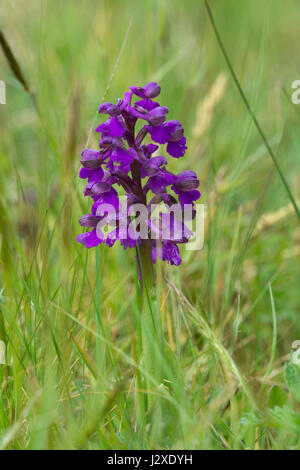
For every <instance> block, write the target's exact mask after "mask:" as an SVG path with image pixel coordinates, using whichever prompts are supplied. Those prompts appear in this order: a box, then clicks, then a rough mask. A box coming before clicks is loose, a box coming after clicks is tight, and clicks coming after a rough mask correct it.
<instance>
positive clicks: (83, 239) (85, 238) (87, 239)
mask: <svg viewBox="0 0 300 470" xmlns="http://www.w3.org/2000/svg"><path fill="white" fill-rule="evenodd" d="M77 242H78V243H82V244H83V245H84V246H86V248H92V247H94V246H97V245H100V243H102V242H103V240H101V239H100V238H98V237H97V233H96V229H93V230H92V231H91V232H85V233H80V234H79V235H77Z"/></svg>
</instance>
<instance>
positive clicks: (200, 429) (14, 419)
mask: <svg viewBox="0 0 300 470" xmlns="http://www.w3.org/2000/svg"><path fill="white" fill-rule="evenodd" d="M210 6H211V9H212V11H213V15H214V18H215V22H216V24H217V27H218V30H219V33H220V35H221V38H222V41H223V42H224V44H225V47H226V49H227V52H228V55H229V58H230V61H231V62H232V65H233V67H234V70H235V72H236V74H237V77H238V79H239V81H240V84H241V86H242V88H243V90H244V92H245V94H246V96H247V98H248V100H249V103H250V104H251V107H252V109H253V111H254V113H255V115H256V117H257V119H258V121H259V123H260V124H261V126H262V128H263V130H264V132H265V134H266V136H267V139H268V141H269V143H270V146H271V147H272V149H273V151H274V153H275V155H276V156H277V159H278V163H279V165H280V168H281V170H282V172H283V173H284V175H285V178H286V179H287V181H288V183H289V185H290V188H291V191H292V193H293V195H294V198H295V199H296V200H297V199H299V198H300V190H299V168H300V139H299V124H300V107H297V105H294V104H292V102H291V94H292V92H293V91H294V90H292V88H291V84H292V82H293V81H294V80H297V79H300V69H299V57H298V56H299V47H298V36H299V24H300V23H299V22H300V1H298V0H286V1H285V2H282V1H281V0H265V1H264V2H262V1H260V0H252V1H247V2H246V1H243V2H241V1H238V0H226V2H225V1H221V0H218V1H211V2H210ZM0 28H1V30H2V32H3V33H4V35H5V37H6V40H7V41H8V43H9V44H10V47H11V49H12V51H13V53H14V55H15V57H16V59H17V61H18V63H19V64H20V66H21V68H22V70H23V73H24V75H25V77H26V79H27V81H28V83H29V84H30V87H31V89H32V93H33V94H32V95H30V94H29V93H26V91H25V90H24V89H23V88H22V86H21V84H20V83H19V82H18V81H17V80H16V78H15V76H14V75H13V73H12V70H11V67H10V66H9V64H8V62H7V60H6V59H5V57H4V54H3V53H2V51H0V79H1V80H4V81H5V83H6V87H7V89H6V105H0V127H1V138H0V187H1V191H0V216H1V219H0V247H1V258H0V292H1V299H0V311H1V316H0V323H1V330H0V339H1V341H2V361H1V362H2V365H0V368H1V370H0V378H1V382H0V392H1V393H0V408H1V409H0V448H17V449H24V448H34V449H48V448H50V449H58V448H84V449H105V448H108V449H109V448H112V449H114V448H123V449H127V448H133V449H140V448H141V449H142V448H144V449H146V448H150V449H151V448H154V449H155V448H163V449H165V448H166V449H168V448H185V449H204V448H209V449H222V448H225V449H226V448H227V449H229V448H233V449H243V448H251V449H254V448H255V449H269V448H271V449H279V448H299V447H300V416H299V411H300V408H299V404H298V401H299V395H300V385H299V383H300V376H299V375H297V374H299V371H298V369H297V367H296V368H295V369H294V370H293V374H294V375H293V374H292V375H293V378H292V385H291V382H290V380H289V379H288V378H287V379H286V380H285V378H284V364H285V363H286V362H287V361H289V352H290V349H291V344H292V342H293V341H294V340H297V339H300V322H299V307H300V305H299V301H300V289H299V285H300V284H299V274H300V267H299V256H300V230H299V229H300V226H299V221H298V219H297V217H296V215H295V213H294V211H293V208H292V207H291V204H290V200H289V198H288V195H287V193H286V191H285V189H284V187H283V185H282V182H281V181H280V179H279V177H278V174H277V172H276V169H275V167H274V165H273V162H272V160H271V158H270V156H269V155H268V152H267V151H266V148H265V146H264V144H263V142H262V140H261V138H260V136H259V134H258V132H257V129H256V128H255V127H254V125H253V123H252V120H251V117H250V115H249V113H248V111H247V109H246V107H245V106H244V104H243V102H242V100H241V96H240V94H239V93H238V90H237V88H236V86H235V84H234V82H233V80H232V77H231V75H230V71H229V70H228V67H227V66H226V63H225V61H224V58H223V56H222V53H221V51H220V48H219V45H218V43H217V41H216V38H215V35H214V32H213V29H212V26H211V23H210V21H209V17H208V15H207V11H206V9H205V5H204V2H202V1H200V0H186V1H184V2H183V1H179V0H156V1H155V0H145V1H138V0H126V1H121V0H110V1H100V0H97V1H96V0H64V1H63V0H55V2H54V1H50V0H26V4H25V2H20V1H19V0H15V1H13V0H0ZM151 80H154V81H157V82H158V83H159V84H160V85H161V87H162V93H161V96H160V102H161V104H162V105H165V106H168V107H169V109H170V113H169V115H168V117H169V118H170V119H178V120H180V121H181V122H182V123H183V125H184V128H185V135H186V137H187V145H188V151H187V153H186V155H185V158H182V159H180V160H175V159H173V160H172V161H170V166H171V169H172V170H174V171H176V172H179V171H182V170H185V169H193V170H194V171H196V172H197V174H198V176H199V179H200V190H201V193H202V198H201V201H200V202H202V203H204V204H206V218H205V245H204V248H203V249H202V250H200V251H194V252H188V251H182V258H183V262H182V265H181V266H180V267H170V266H161V265H159V266H158V271H159V272H160V275H161V276H163V282H161V284H160V286H159V288H160V291H159V296H158V298H159V310H160V312H161V317H162V323H163V328H164V338H165V339H164V341H165V351H166V353H165V357H164V360H163V361H164V364H165V366H166V368H165V370H166V371H167V372H166V374H165V377H164V380H163V382H162V383H161V384H156V385H155V384H154V383H153V389H152V390H149V389H148V388H147V387H146V386H145V380H144V379H145V377H144V375H143V370H140V369H139V367H140V366H141V367H142V366H143V361H142V356H143V349H142V345H141V341H140V333H139V328H140V323H139V318H140V317H139V315H140V313H139V308H138V303H137V300H136V268H135V259H134V253H133V252H130V251H124V250H123V249H122V248H121V247H120V246H119V245H117V244H116V245H115V246H114V247H113V248H111V249H108V248H105V247H99V249H97V250H90V251H89V252H88V251H87V250H86V249H85V248H84V247H83V246H81V245H80V246H79V245H77V243H76V235H77V233H79V232H80V230H81V229H80V227H79V225H78V219H79V218H80V217H81V215H82V214H83V213H86V212H87V211H88V209H89V203H88V201H85V200H84V198H83V194H82V191H83V187H84V183H83V182H82V181H80V180H79V178H77V174H78V169H79V165H80V152H81V150H82V149H83V148H84V147H85V146H86V142H87V140H88V139H89V145H90V146H96V145H97V140H96V137H97V136H96V134H95V133H94V132H93V129H94V128H95V127H96V123H97V124H98V123H100V122H102V120H101V117H99V116H97V115H96V113H97V107H98V105H99V104H100V102H101V100H102V99H103V97H105V101H112V102H115V101H116V100H117V98H118V97H121V96H122V94H123V92H124V91H126V90H127V89H128V88H129V86H130V85H133V84H134V85H140V86H142V85H144V84H145V83H147V82H149V81H151ZM33 96H34V98H32V97H33ZM299 106H300V105H299ZM95 148H96V147H95ZM203 322H204V323H203ZM3 344H5V345H6V346H5V348H4V346H3ZM4 349H5V351H6V352H5V353H3V351H4ZM297 387H298V388H297ZM149 396H151V397H152V398H151V399H149V398H148V397H149ZM145 397H146V399H148V402H147V403H148V404H147V403H146V405H145V403H144V402H145ZM153 397H155V398H154V399H153ZM253 397H254V398H253ZM149 403H150V404H149Z"/></svg>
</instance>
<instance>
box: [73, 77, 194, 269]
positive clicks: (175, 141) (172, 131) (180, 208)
mask: <svg viewBox="0 0 300 470" xmlns="http://www.w3.org/2000/svg"><path fill="white" fill-rule="evenodd" d="M159 94H160V86H159V85H158V84H157V83H154V82H150V83H148V84H147V85H145V86H144V87H134V86H132V87H130V89H129V91H127V92H125V93H124V97H123V98H122V99H121V98H120V99H118V100H117V103H116V104H113V103H108V102H105V103H102V104H101V105H100V106H99V109H98V110H99V113H100V114H101V115H103V114H106V115H108V119H107V120H106V121H105V122H103V123H102V124H100V125H99V126H98V127H97V129H96V131H97V132H100V134H101V138H100V140H99V149H84V150H83V151H82V154H81V164H82V168H81V170H80V174H79V176H80V178H82V179H86V180H87V185H86V187H85V189H84V195H85V196H87V197H90V198H91V200H92V202H93V203H92V207H91V213H90V214H85V215H83V216H82V217H81V219H80V221H79V223H80V225H81V226H82V227H86V228H87V229H89V231H88V232H85V233H81V234H79V235H78V236H77V241H78V242H79V243H82V244H84V245H85V246H86V247H87V248H91V247H94V246H97V245H99V244H104V245H107V246H113V245H114V243H115V242H116V241H117V240H119V241H120V244H121V246H123V248H124V249H127V248H133V247H135V248H136V247H137V246H138V245H142V244H143V243H144V236H142V233H140V231H139V230H140V228H141V220H140V219H139V218H138V215H137V214H136V213H134V212H133V214H134V215H132V213H131V212H130V210H129V208H133V207H134V206H135V204H138V205H139V206H138V207H140V208H144V216H145V220H144V222H145V225H144V227H145V230H146V235H147V236H148V238H150V239H151V250H152V260H153V263H155V262H156V259H157V258H160V259H161V260H163V261H167V263H169V264H171V265H175V266H177V265H179V264H180V262H181V258H180V255H179V249H178V244H184V243H187V242H188V240H189V239H190V238H191V235H192V232H191V231H190V230H189V229H188V228H187V227H186V226H185V224H184V217H182V216H184V208H185V204H190V205H193V203H194V202H195V201H196V200H198V199H199V197H200V192H199V191H198V190H197V188H198V186H199V181H198V178H197V175H196V174H195V173H194V172H193V171H183V172H181V173H179V174H178V175H176V174H174V173H172V172H170V171H168V170H167V163H168V162H167V159H166V158H165V157H164V156H162V155H155V152H156V151H157V150H158V148H159V145H165V144H166V151H167V153H168V154H169V155H171V156H172V157H174V158H179V157H182V156H183V155H184V154H185V151H186V149H187V147H186V139H185V137H184V129H183V127H182V125H181V123H180V122H179V121H176V120H169V121H166V115H167V114H168V112H169V110H168V108H166V107H165V106H161V105H160V104H159V103H158V102H157V101H153V98H156V97H157V96H158V95H159ZM134 95H135V96H137V97H138V98H139V99H138V100H134ZM134 101H135V102H134ZM138 121H139V122H140V123H141V124H142V125H141V126H139V132H136V130H135V126H136V123H137V122H138ZM147 135H148V137H149V136H150V137H151V139H152V142H148V143H146V144H145V143H143V141H144V139H145V138H146V137H147ZM157 144H159V145H157ZM116 189H118V191H117V190H116ZM120 190H123V191H124V192H125V196H126V204H125V205H124V203H123V202H122V204H121V202H120V201H121V200H120V198H119V194H120ZM160 203H162V204H164V206H165V207H166V208H167V210H168V211H167V213H161V214H159V215H158V216H157V215H156V216H153V215H152V210H151V208H152V205H153V204H160ZM174 208H175V209H176V211H177V212H176V211H175V212H176V214H175V213H173V212H172V211H173V210H174ZM134 221H136V225H135V229H134V230H133V231H132V227H131V224H132V223H133V222H134ZM106 225H107V227H108V230H104V227H105V226H106ZM152 235H153V237H151V236H152ZM148 238H147V240H148ZM147 246H149V248H150V245H147Z"/></svg>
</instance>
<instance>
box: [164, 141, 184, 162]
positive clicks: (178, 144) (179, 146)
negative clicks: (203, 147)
mask: <svg viewBox="0 0 300 470" xmlns="http://www.w3.org/2000/svg"><path fill="white" fill-rule="evenodd" d="M185 143H186V139H185V137H182V138H181V139H180V140H177V141H174V142H173V141H170V142H169V143H168V145H167V152H168V153H169V154H170V155H171V156H172V157H174V158H180V157H183V155H184V154H185V151H186V149H187V147H186V145H185Z"/></svg>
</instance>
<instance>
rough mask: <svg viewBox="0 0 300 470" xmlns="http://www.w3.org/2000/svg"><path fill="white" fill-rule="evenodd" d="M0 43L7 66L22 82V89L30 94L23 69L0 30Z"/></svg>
mask: <svg viewBox="0 0 300 470" xmlns="http://www.w3.org/2000/svg"><path fill="white" fill-rule="evenodd" d="M0 44H1V47H2V50H3V53H4V55H5V57H6V59H7V61H8V63H9V66H10V68H11V70H12V72H13V74H14V76H15V77H16V79H17V80H18V81H19V82H20V83H21V84H22V86H23V88H24V90H25V91H26V92H27V93H29V94H30V95H31V94H32V91H31V89H30V86H29V84H28V82H27V80H26V78H25V76H24V74H23V71H22V69H21V66H20V65H19V63H18V61H17V59H16V58H15V56H14V53H13V51H12V50H11V48H10V45H9V44H8V42H7V40H6V38H5V36H4V34H3V32H2V31H1V30H0Z"/></svg>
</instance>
